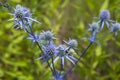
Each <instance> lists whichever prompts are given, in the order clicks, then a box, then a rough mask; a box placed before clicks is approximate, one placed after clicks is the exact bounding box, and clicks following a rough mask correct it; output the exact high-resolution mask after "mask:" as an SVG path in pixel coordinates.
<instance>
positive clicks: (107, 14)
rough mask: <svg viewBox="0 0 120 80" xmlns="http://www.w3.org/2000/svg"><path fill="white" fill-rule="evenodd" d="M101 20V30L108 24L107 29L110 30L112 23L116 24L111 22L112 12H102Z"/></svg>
mask: <svg viewBox="0 0 120 80" xmlns="http://www.w3.org/2000/svg"><path fill="white" fill-rule="evenodd" d="M99 19H100V21H99V22H100V29H103V27H104V25H105V24H106V26H107V28H108V29H109V27H110V23H112V22H114V21H112V20H110V12H109V11H108V10H103V11H101V13H100V15H99Z"/></svg>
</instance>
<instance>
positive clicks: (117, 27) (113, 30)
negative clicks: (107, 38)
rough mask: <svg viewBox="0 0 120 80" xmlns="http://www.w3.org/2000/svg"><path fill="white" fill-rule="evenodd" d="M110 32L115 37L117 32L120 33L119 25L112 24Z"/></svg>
mask: <svg viewBox="0 0 120 80" xmlns="http://www.w3.org/2000/svg"><path fill="white" fill-rule="evenodd" d="M110 31H111V32H114V33H115V36H117V34H118V31H120V24H119V23H115V24H113V25H112V27H111V30H110Z"/></svg>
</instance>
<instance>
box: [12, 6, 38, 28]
mask: <svg viewBox="0 0 120 80" xmlns="http://www.w3.org/2000/svg"><path fill="white" fill-rule="evenodd" d="M11 15H13V16H14V18H12V19H10V20H14V21H15V22H14V26H15V27H17V28H20V29H22V28H24V29H27V26H31V22H32V21H35V22H38V21H37V20H35V19H32V18H31V17H32V15H31V13H30V10H29V9H28V8H26V7H22V6H21V5H17V6H16V8H14V13H11ZM38 23H39V22H38Z"/></svg>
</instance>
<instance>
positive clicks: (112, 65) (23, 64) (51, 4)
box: [0, 0, 120, 80]
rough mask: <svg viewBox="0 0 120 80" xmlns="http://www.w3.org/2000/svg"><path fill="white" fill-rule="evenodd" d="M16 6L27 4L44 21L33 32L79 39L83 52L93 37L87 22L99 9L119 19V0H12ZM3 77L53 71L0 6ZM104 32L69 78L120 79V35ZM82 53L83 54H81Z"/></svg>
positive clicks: (44, 77) (18, 79)
mask: <svg viewBox="0 0 120 80" xmlns="http://www.w3.org/2000/svg"><path fill="white" fill-rule="evenodd" d="M9 4H10V5H11V6H12V7H15V6H16V4H21V5H23V6H26V7H28V8H29V9H30V10H31V12H32V13H33V17H34V18H35V19H37V20H38V21H40V22H42V24H41V25H38V24H33V27H34V31H36V32H38V33H39V32H41V31H42V30H53V31H54V33H55V35H56V37H58V38H59V41H58V40H57V42H56V43H62V40H68V39H69V38H76V39H77V40H78V43H79V46H78V49H79V50H80V51H82V50H83V49H84V48H85V47H86V46H87V44H88V40H85V38H87V37H88V36H90V35H89V34H90V33H89V32H88V28H89V27H88V24H89V23H92V22H93V21H94V18H93V17H96V16H98V15H99V12H100V10H103V9H108V10H110V12H111V18H112V19H114V20H116V21H118V22H119V21H120V14H119V13H120V1H119V0H99V1H98V0H10V1H9ZM0 9H1V10H0V80H49V79H50V76H51V72H50V70H49V68H47V67H46V65H44V64H42V63H41V62H40V61H36V60H35V58H37V57H39V55H40V51H39V49H38V48H37V47H36V46H33V45H32V43H31V42H30V41H28V40H27V39H26V37H27V34H26V33H25V32H24V31H22V30H15V29H13V28H12V24H13V23H12V22H10V21H8V19H10V18H11V16H10V15H9V14H8V12H7V11H6V10H5V9H4V8H2V7H0ZM105 34H107V32H106V31H103V32H101V33H100V34H99V36H98V38H97V43H95V44H94V45H93V46H92V47H91V48H90V49H89V51H88V52H87V54H86V55H85V57H84V58H83V59H82V61H81V62H79V64H78V66H76V68H75V70H74V71H73V72H72V73H70V74H69V75H68V76H67V80H119V79H120V67H119V66H120V54H119V52H120V49H119V48H120V37H119V35H120V34H118V36H117V37H114V36H113V35H112V34H110V35H107V36H104V35H105ZM78 54H80V53H78Z"/></svg>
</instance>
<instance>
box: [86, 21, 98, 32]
mask: <svg viewBox="0 0 120 80" xmlns="http://www.w3.org/2000/svg"><path fill="white" fill-rule="evenodd" d="M89 26H90V28H89V29H88V30H89V31H92V32H99V25H98V23H97V22H94V23H92V24H89Z"/></svg>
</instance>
